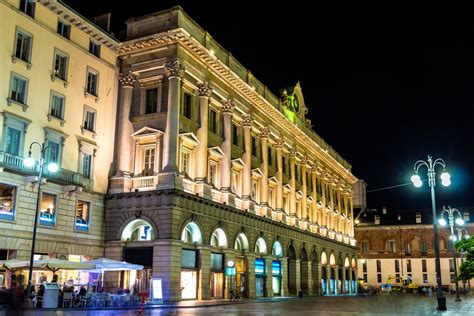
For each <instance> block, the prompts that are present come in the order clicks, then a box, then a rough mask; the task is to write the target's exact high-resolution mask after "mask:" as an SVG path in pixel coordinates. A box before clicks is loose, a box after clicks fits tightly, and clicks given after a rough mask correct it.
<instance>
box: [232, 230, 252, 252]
mask: <svg viewBox="0 0 474 316" xmlns="http://www.w3.org/2000/svg"><path fill="white" fill-rule="evenodd" d="M234 249H235V250H239V251H244V250H248V249H249V241H248V239H247V236H245V234H244V233H240V234H239V236H237V239H236V240H235V245H234Z"/></svg>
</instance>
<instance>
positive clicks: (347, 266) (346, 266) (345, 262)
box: [344, 257, 351, 268]
mask: <svg viewBox="0 0 474 316" xmlns="http://www.w3.org/2000/svg"><path fill="white" fill-rule="evenodd" d="M350 265H351V264H350V262H349V258H347V257H346V259H345V260H344V268H349V267H350Z"/></svg>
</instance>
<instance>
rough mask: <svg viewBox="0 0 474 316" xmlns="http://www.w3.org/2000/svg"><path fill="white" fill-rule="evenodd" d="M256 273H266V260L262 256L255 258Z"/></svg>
mask: <svg viewBox="0 0 474 316" xmlns="http://www.w3.org/2000/svg"><path fill="white" fill-rule="evenodd" d="M255 274H257V275H258V274H265V260H264V259H261V258H257V259H255Z"/></svg>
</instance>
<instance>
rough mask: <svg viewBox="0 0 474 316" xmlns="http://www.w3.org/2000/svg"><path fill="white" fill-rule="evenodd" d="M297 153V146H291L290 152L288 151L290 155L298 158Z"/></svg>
mask: <svg viewBox="0 0 474 316" xmlns="http://www.w3.org/2000/svg"><path fill="white" fill-rule="evenodd" d="M296 154H297V152H296V147H291V148H290V152H289V153H288V156H289V157H290V158H296Z"/></svg>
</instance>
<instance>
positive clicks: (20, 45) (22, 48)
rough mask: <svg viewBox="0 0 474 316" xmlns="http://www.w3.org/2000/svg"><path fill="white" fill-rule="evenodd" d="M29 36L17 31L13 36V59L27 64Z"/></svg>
mask: <svg viewBox="0 0 474 316" xmlns="http://www.w3.org/2000/svg"><path fill="white" fill-rule="evenodd" d="M31 42H32V37H31V34H29V33H27V32H25V31H23V30H21V29H18V28H17V30H16V36H15V57H16V58H18V59H21V60H23V61H25V62H27V63H29V62H30V60H31Z"/></svg>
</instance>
